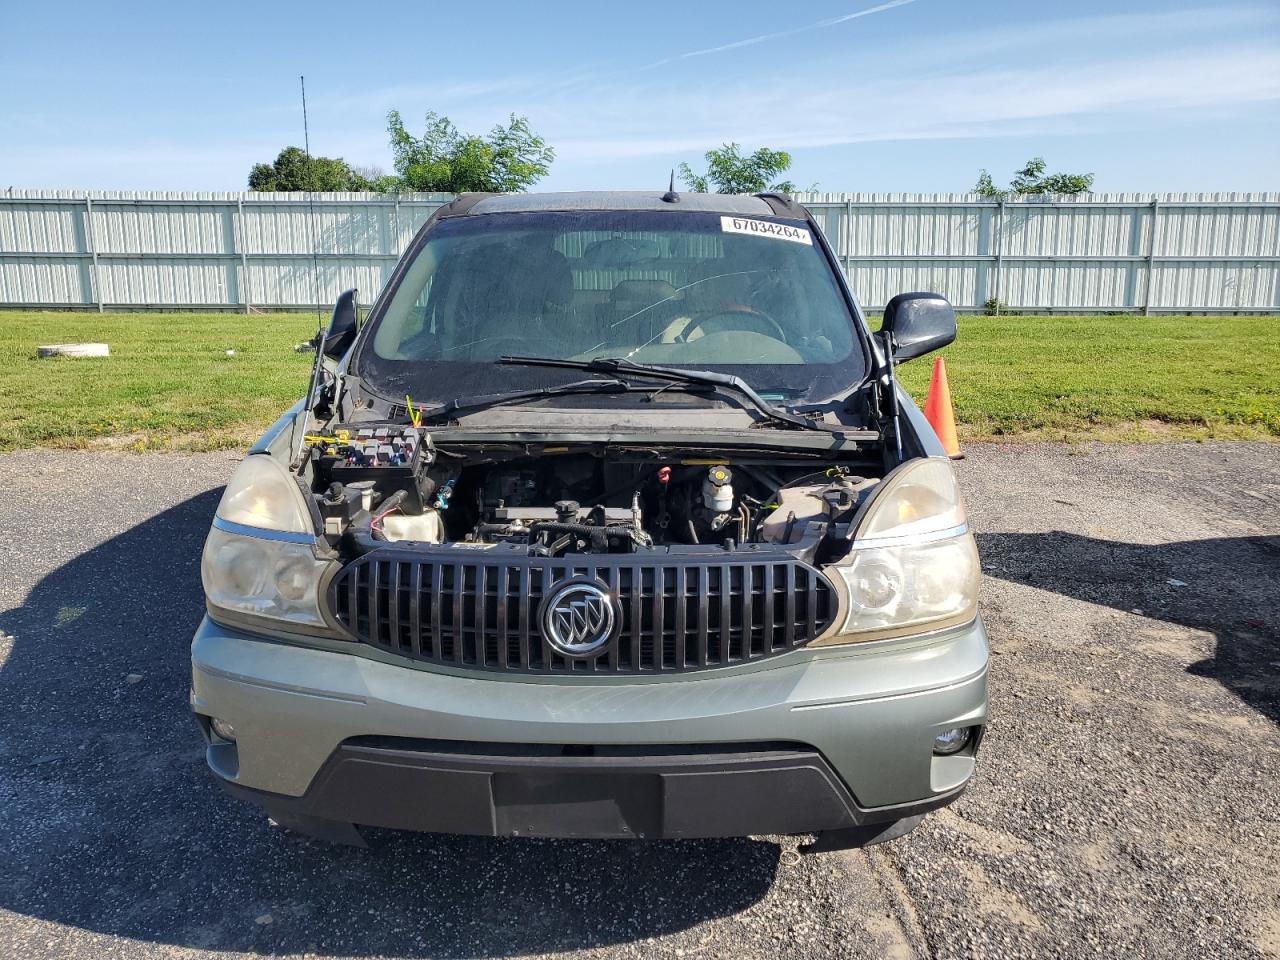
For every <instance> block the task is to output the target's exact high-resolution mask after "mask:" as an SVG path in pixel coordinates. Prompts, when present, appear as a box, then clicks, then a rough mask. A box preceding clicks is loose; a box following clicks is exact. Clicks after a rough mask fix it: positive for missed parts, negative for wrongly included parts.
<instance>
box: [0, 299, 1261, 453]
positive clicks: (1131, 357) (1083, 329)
mask: <svg viewBox="0 0 1280 960" xmlns="http://www.w3.org/2000/svg"><path fill="white" fill-rule="evenodd" d="M315 326H316V317H315V315H314V314H311V315H306V314H270V315H264V316H248V317H246V316H243V315H239V314H205V313H195V314H180V313H141V314H122V313H118V314H110V313H109V314H105V315H99V314H91V313H34V312H0V371H2V372H0V449H13V448H15V447H24V446H32V445H44V446H58V447H81V446H114V447H127V448H132V449H147V448H165V447H176V448H181V449H212V448H222V447H237V446H240V445H242V444H243V443H245V442H246V441H247V440H248V439H251V438H252V437H253V436H255V435H256V434H257V432H258V431H260V430H261V429H262V428H263V427H265V426H266V425H268V424H269V423H271V421H272V420H274V419H275V418H276V417H277V416H278V415H279V414H280V412H281V411H282V410H283V409H284V408H285V407H287V406H289V404H291V403H293V402H294V401H295V400H297V398H298V397H299V396H301V395H302V393H303V391H304V390H305V389H306V383H307V376H308V372H309V366H308V361H309V358H310V355H308V354H297V353H294V352H293V349H292V347H293V344H295V343H297V342H299V341H300V340H304V339H306V338H308V337H310V336H311V334H312V333H313V332H314V331H315ZM67 341H105V342H107V343H109V344H110V345H111V357H110V358H107V359H83V360H67V359H54V360H37V359H36V358H35V348H36V345H37V344H43V343H62V342H67ZM228 349H234V350H235V355H234V356H231V357H228V356H227V355H226V351H227V350H228ZM943 356H945V357H946V360H947V372H948V374H949V377H950V383H951V394H952V398H953V400H954V402H955V406H956V414H957V417H958V419H959V421H960V431H961V436H962V438H965V439H979V438H988V437H993V436H996V437H1001V436H1011V437H1019V436H1024V437H1042V438H1043V437H1049V438H1058V439H1079V438H1084V437H1099V438H1102V439H1166V438H1179V439H1181V438H1206V437H1225V438H1255V439H1275V438H1277V437H1280V317H1136V316H1122V317H1056V316H1055V317H1007V316H1002V317H985V316H974V317H961V318H960V338H959V340H958V341H957V342H956V343H955V344H954V345H952V346H951V347H948V348H947V349H946V350H945V351H944V353H943ZM931 366H932V363H931V358H929V357H924V358H921V359H920V360H916V361H914V362H912V363H909V364H906V365H904V366H903V367H902V368H901V369H900V372H901V377H902V380H903V382H904V383H905V384H906V386H907V387H908V389H910V390H911V391H912V393H913V394H914V395H915V396H916V398H917V399H918V400H920V401H921V402H923V399H924V395H925V390H926V389H927V385H928V381H929V374H930V368H931Z"/></svg>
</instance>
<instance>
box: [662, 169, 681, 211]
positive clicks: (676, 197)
mask: <svg viewBox="0 0 1280 960" xmlns="http://www.w3.org/2000/svg"><path fill="white" fill-rule="evenodd" d="M662 202H663V203H679V202H680V194H678V193H676V172H675V170H674V169H673V170H672V171H671V185H670V186H669V187H667V192H666V193H664V194H663V195H662Z"/></svg>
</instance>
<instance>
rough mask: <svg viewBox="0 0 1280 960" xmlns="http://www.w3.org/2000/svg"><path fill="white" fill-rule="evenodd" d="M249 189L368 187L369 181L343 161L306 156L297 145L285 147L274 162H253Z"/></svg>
mask: <svg viewBox="0 0 1280 960" xmlns="http://www.w3.org/2000/svg"><path fill="white" fill-rule="evenodd" d="M249 189H250V190H257V191H280V192H282V193H292V192H296V191H300V190H309V191H315V192H317V193H321V192H333V191H346V190H368V189H370V183H369V181H368V180H366V179H365V178H364V177H362V176H361V175H360V174H358V173H356V171H355V170H353V169H352V168H351V167H350V166H348V165H347V163H346V161H344V160H341V159H336V158H330V157H308V156H307V154H306V152H305V151H303V150H302V149H300V148H299V147H285V148H284V149H283V150H281V151H280V156H278V157H276V161H275V163H256V164H254V166H253V169H252V170H250V171H249Z"/></svg>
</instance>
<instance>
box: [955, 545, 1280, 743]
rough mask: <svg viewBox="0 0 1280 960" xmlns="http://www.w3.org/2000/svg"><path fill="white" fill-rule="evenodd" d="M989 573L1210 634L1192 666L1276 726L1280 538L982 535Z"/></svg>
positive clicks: (985, 568) (1279, 664) (1278, 712)
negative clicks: (1207, 650)
mask: <svg viewBox="0 0 1280 960" xmlns="http://www.w3.org/2000/svg"><path fill="white" fill-rule="evenodd" d="M978 547H979V550H980V551H981V553H982V561H983V572H984V573H985V574H986V575H987V576H990V577H995V578H996V579H1000V580H1008V581H1010V582H1013V583H1022V584H1026V585H1027V586H1032V587H1038V588H1040V589H1042V590H1050V591H1053V592H1054V593H1059V594H1062V595H1064V596H1068V597H1074V598H1075V599H1077V600H1085V601H1087V602H1089V603H1095V604H1101V605H1103V606H1108V607H1113V608H1115V609H1117V610H1123V611H1125V612H1132V611H1141V612H1142V614H1143V615H1144V616H1147V617H1151V618H1154V619H1157V620H1163V621H1166V622H1168V623H1173V624H1177V625H1179V626H1184V627H1191V628H1194V629H1196V630H1204V631H1208V632H1209V633H1212V634H1213V635H1214V637H1215V640H1216V650H1215V652H1214V655H1213V656H1212V657H1208V658H1206V659H1204V660H1201V661H1199V662H1197V663H1194V664H1192V665H1191V666H1190V667H1188V671H1189V672H1190V673H1193V674H1195V675H1197V676H1201V677H1210V678H1212V679H1214V680H1217V681H1218V682H1219V683H1221V684H1222V685H1223V686H1224V687H1226V688H1227V689H1228V690H1230V691H1231V692H1232V693H1234V694H1235V695H1236V696H1237V697H1239V698H1240V699H1241V700H1242V701H1243V702H1244V703H1246V704H1247V705H1248V706H1250V707H1251V708H1252V709H1254V710H1256V711H1258V712H1259V713H1261V714H1262V715H1263V716H1266V717H1269V718H1270V719H1271V720H1272V721H1273V722H1275V723H1277V724H1280V573H1278V571H1280V536H1257V537H1218V538H1212V539H1206V540H1183V541H1179V542H1176V543H1163V544H1154V545H1153V544H1143V543H1119V542H1114V541H1110V540H1099V539H1095V538H1092V537H1085V536H1080V535H1079V534H1074V533H1065V532H1062V531H1054V532H1051V533H980V534H978Z"/></svg>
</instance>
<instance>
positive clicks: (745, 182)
mask: <svg viewBox="0 0 1280 960" xmlns="http://www.w3.org/2000/svg"><path fill="white" fill-rule="evenodd" d="M704 157H705V159H706V161H707V172H706V173H705V174H698V173H694V172H693V169H692V168H691V167H690V166H689V165H688V164H687V163H682V164H680V179H681V180H683V181H684V184H685V186H687V187H688V188H689V189H690V190H693V191H694V192H695V193H710V192H711V188H712V187H713V186H714V187H715V192H716V193H762V192H764V191H766V190H775V191H778V192H780V193H794V192H795V189H796V185H795V184H794V183H792V182H791V181H790V180H779V181H777V182H775V183H770V182H769V181H770V180H773V178H774V177H776V176H777V175H778V174H780V173H785V172H786V171H787V170H788V169H790V167H791V154H789V153H787V152H786V151H785V150H770V149H769V148H768V147H761V148H760V149H759V150H757V151H756V152H755V153H752V154H749V155H747V156H743V154H742V147H741V146H739V145H738V144H736V143H726V144H724V145H723V146H722V147H720V149H718V150H708V151H707V152H706V153H705V154H704Z"/></svg>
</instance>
